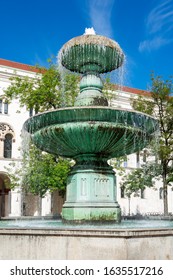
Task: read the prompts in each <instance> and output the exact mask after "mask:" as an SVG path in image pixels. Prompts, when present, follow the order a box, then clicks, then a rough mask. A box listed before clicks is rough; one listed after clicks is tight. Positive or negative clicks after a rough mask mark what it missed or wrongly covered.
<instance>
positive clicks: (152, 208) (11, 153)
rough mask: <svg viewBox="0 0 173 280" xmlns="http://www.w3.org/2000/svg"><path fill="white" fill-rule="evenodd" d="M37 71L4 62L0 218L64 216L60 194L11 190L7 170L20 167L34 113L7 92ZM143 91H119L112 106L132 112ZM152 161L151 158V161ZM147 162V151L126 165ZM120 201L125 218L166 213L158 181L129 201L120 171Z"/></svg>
mask: <svg viewBox="0 0 173 280" xmlns="http://www.w3.org/2000/svg"><path fill="white" fill-rule="evenodd" d="M36 72H37V70H36V69H35V68H34V67H32V66H29V65H26V64H21V63H16V62H12V61H8V60H4V59H0V217H10V216H11V217H17V216H23V215H26V216H39V215H43V216H46V215H58V214H60V213H61V209H62V204H63V200H62V198H61V197H60V196H59V194H58V192H54V193H53V194H50V193H48V194H47V195H46V196H45V198H43V199H40V198H39V197H37V196H33V195H31V194H30V195H29V194H28V195H24V194H23V193H22V191H21V189H20V188H16V189H15V190H10V189H9V188H8V187H7V186H8V181H9V180H10V179H9V176H8V172H7V168H8V166H9V164H10V163H13V162H15V163H17V164H20V162H21V152H20V148H21V145H22V141H21V132H22V126H23V123H24V122H25V120H26V119H28V118H29V116H30V112H28V111H27V110H26V108H24V107H22V108H20V106H19V102H18V100H13V101H12V102H11V103H10V104H8V103H7V102H6V100H5V99H4V91H5V89H6V88H7V87H8V86H9V85H10V83H11V81H10V77H12V76H14V75H18V76H29V77H30V78H34V76H35V75H36ZM142 93H143V91H141V90H137V89H133V88H128V87H124V86H123V87H119V88H115V90H114V91H113V92H112V94H113V95H114V96H115V97H114V98H113V99H112V100H111V103H112V104H111V106H114V107H118V108H125V109H132V108H131V104H130V99H131V97H134V96H138V95H139V94H142ZM147 160H149V159H147ZM145 161H146V154H145V151H141V152H140V153H137V154H132V155H129V156H127V159H126V160H125V161H124V162H123V166H124V167H125V169H126V172H130V171H131V170H133V169H134V168H137V167H139V166H140V165H141V164H142V163H144V162H145ZM116 181H117V199H118V202H119V204H120V206H121V209H122V214H123V215H128V214H149V215H150V214H158V213H159V214H162V213H163V201H162V185H161V182H156V184H155V186H154V187H153V188H152V189H148V188H146V189H145V191H144V192H142V193H138V194H136V195H133V197H132V198H131V199H130V200H129V199H128V198H127V197H125V196H124V194H123V191H122V189H121V188H120V183H121V176H120V175H119V173H118V171H117V172H116ZM168 192H169V194H168V197H169V200H168V206H169V212H170V213H173V191H172V188H171V187H170V188H169V190H168Z"/></svg>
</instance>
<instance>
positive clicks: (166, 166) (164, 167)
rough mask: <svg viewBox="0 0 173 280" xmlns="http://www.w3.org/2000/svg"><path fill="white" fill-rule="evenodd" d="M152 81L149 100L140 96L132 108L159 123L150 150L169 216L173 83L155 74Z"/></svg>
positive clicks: (172, 152) (172, 180)
mask: <svg viewBox="0 0 173 280" xmlns="http://www.w3.org/2000/svg"><path fill="white" fill-rule="evenodd" d="M151 81H152V86H151V89H150V94H151V95H150V97H149V99H146V97H145V96H139V97H138V98H137V99H134V100H133V101H132V106H133V108H134V109H135V110H138V111H141V112H144V113H148V114H151V115H152V116H153V117H155V118H156V119H157V120H158V123H159V134H158V135H156V140H157V141H153V142H151V145H150V149H151V152H152V153H153V154H154V155H155V157H156V159H157V160H156V161H155V162H153V168H154V169H155V170H157V172H160V174H159V175H160V177H161V178H162V182H163V190H164V195H163V202H164V214H165V215H167V214H168V201H167V200H168V198H167V187H168V185H170V183H171V182H173V176H172V171H173V168H172V161H173V97H172V93H173V83H172V78H170V79H169V80H166V81H164V80H163V79H162V77H160V76H157V77H155V76H154V74H153V73H152V75H151ZM147 98H148V97H147ZM147 167H148V172H149V173H150V174H151V175H152V176H153V177H155V178H157V177H158V174H157V172H156V174H152V172H151V169H150V168H149V167H150V164H149V163H147V164H146V168H147ZM143 172H145V170H144V171H143ZM141 176H142V175H141Z"/></svg>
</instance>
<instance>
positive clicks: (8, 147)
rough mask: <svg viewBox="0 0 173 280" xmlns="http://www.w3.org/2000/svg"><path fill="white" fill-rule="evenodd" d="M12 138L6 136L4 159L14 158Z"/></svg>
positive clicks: (9, 135) (8, 135)
mask: <svg viewBox="0 0 173 280" xmlns="http://www.w3.org/2000/svg"><path fill="white" fill-rule="evenodd" d="M12 138H13V136H12V135H11V134H6V135H5V140H4V158H11V156H12Z"/></svg>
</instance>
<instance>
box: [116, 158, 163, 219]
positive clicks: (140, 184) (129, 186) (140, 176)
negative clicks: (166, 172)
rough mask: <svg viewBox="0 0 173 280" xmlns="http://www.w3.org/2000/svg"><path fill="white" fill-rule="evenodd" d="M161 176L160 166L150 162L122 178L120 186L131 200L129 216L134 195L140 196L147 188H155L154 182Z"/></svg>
mask: <svg viewBox="0 0 173 280" xmlns="http://www.w3.org/2000/svg"><path fill="white" fill-rule="evenodd" d="M159 176H160V165H159V164H158V165H156V164H155V165H153V162H148V163H147V164H144V165H142V166H141V168H137V169H134V170H132V171H131V172H129V173H126V174H125V175H124V176H123V177H122V181H121V184H120V186H121V188H122V190H123V192H124V195H126V196H127V198H128V200H129V211H128V212H129V213H128V214H129V215H130V201H131V196H132V194H134V195H135V196H139V191H141V192H142V191H144V190H145V189H146V187H149V188H151V187H153V186H154V183H155V182H154V180H155V179H157V177H159Z"/></svg>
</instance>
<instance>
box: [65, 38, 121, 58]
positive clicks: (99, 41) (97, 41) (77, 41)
mask: <svg viewBox="0 0 173 280" xmlns="http://www.w3.org/2000/svg"><path fill="white" fill-rule="evenodd" d="M87 44H88V45H89V44H91V45H100V46H103V47H110V48H112V49H117V50H118V51H119V52H120V53H122V54H123V52H122V49H121V47H120V45H119V44H118V43H117V42H116V41H114V40H112V39H110V38H107V37H105V36H102V35H96V34H95V35H93V34H88V35H82V36H77V37H74V38H72V39H71V40H69V41H68V42H67V43H65V44H64V45H63V47H62V48H61V49H60V54H61V52H63V51H65V49H67V48H70V47H74V46H78V45H87Z"/></svg>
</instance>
